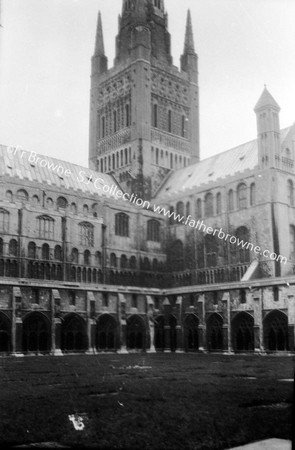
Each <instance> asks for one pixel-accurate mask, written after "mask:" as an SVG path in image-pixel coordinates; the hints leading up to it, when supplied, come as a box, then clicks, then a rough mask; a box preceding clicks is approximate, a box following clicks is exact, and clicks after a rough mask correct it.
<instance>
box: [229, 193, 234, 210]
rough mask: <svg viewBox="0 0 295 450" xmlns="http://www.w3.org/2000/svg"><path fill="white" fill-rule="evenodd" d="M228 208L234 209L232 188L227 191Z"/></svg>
mask: <svg viewBox="0 0 295 450" xmlns="http://www.w3.org/2000/svg"><path fill="white" fill-rule="evenodd" d="M228 210H229V211H233V210H234V191H233V190H232V189H230V190H229V191H228Z"/></svg>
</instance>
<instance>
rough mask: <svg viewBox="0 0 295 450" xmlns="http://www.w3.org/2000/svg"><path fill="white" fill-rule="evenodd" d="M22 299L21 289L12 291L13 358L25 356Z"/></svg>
mask: <svg viewBox="0 0 295 450" xmlns="http://www.w3.org/2000/svg"><path fill="white" fill-rule="evenodd" d="M21 309H22V298H21V291H20V288H19V287H13V291H12V321H11V345H12V354H13V356H23V321H22V318H21Z"/></svg>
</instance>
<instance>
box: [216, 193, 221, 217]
mask: <svg viewBox="0 0 295 450" xmlns="http://www.w3.org/2000/svg"><path fill="white" fill-rule="evenodd" d="M216 214H221V193H220V192H218V193H217V195H216Z"/></svg>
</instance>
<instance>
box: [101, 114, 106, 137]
mask: <svg viewBox="0 0 295 450" xmlns="http://www.w3.org/2000/svg"><path fill="white" fill-rule="evenodd" d="M105 135H106V119H105V117H102V118H101V137H102V138H104V137H105Z"/></svg>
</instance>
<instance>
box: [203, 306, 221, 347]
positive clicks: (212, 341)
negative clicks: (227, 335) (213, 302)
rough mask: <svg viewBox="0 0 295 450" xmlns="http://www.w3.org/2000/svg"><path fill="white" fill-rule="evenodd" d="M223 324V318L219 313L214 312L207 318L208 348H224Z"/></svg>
mask: <svg viewBox="0 0 295 450" xmlns="http://www.w3.org/2000/svg"><path fill="white" fill-rule="evenodd" d="M222 325H223V320H222V317H220V315H219V314H212V315H211V316H210V317H209V319H208V320H207V345H208V350H211V351H215V350H222V348H223V339H222Z"/></svg>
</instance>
